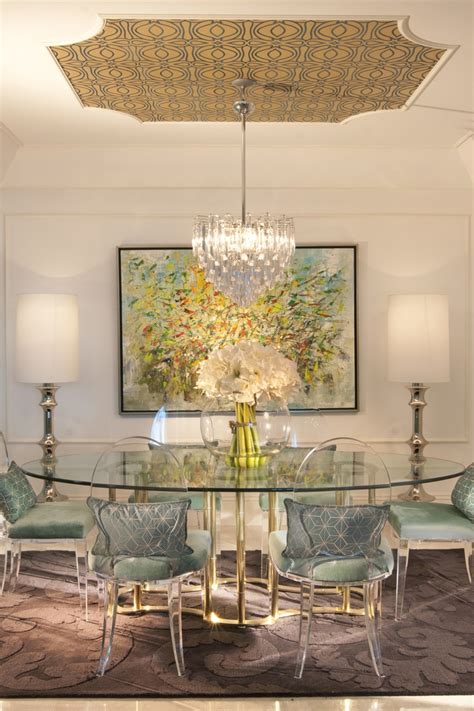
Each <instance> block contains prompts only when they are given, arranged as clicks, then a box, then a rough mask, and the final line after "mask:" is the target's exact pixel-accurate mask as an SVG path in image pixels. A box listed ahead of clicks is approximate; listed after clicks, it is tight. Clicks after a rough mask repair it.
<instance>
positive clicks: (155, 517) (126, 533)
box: [87, 437, 192, 558]
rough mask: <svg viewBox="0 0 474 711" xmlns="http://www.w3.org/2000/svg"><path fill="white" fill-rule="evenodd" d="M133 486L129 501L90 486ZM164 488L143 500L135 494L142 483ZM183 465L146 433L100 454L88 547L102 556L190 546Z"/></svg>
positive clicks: (175, 554) (175, 552)
mask: <svg viewBox="0 0 474 711" xmlns="http://www.w3.org/2000/svg"><path fill="white" fill-rule="evenodd" d="M104 485H108V486H109V487H112V488H124V489H130V488H134V489H135V491H136V494H135V499H136V500H135V501H134V502H133V503H125V502H123V503H122V502H115V501H104V500H102V499H101V498H98V497H96V496H94V495H93V493H94V487H100V486H104ZM153 485H156V486H159V487H160V490H162V491H164V492H165V493H167V495H165V496H164V498H163V499H162V500H160V501H159V502H151V503H148V502H147V501H146V497H145V496H144V497H143V498H142V499H141V498H140V497H139V496H137V494H138V493H139V492H140V491H142V492H143V493H145V494H146V493H147V488H146V487H147V486H153ZM186 493H187V488H186V482H185V480H184V477H183V473H182V469H181V467H180V466H179V464H178V461H177V460H176V458H175V457H174V456H173V454H172V453H171V452H170V451H169V450H168V448H167V447H165V446H164V445H162V444H160V443H159V442H156V441H154V440H152V439H150V438H148V437H126V438H125V439H121V440H119V441H118V442H116V443H115V444H114V445H113V446H112V447H109V448H108V449H107V450H106V451H105V452H103V454H102V455H101V456H100V457H99V459H98V461H97V464H96V466H95V468H94V472H93V475H92V480H91V496H90V497H89V499H88V500H87V503H88V505H89V507H90V509H91V510H92V512H93V514H94V517H95V520H96V523H97V526H98V529H99V535H98V537H97V540H96V542H95V544H94V548H93V553H94V554H96V555H105V556H114V557H117V556H119V557H120V556H125V557H143V556H161V557H168V558H179V557H180V556H181V555H183V554H187V553H190V552H192V551H191V549H190V548H189V546H187V545H186V537H187V527H186V518H187V511H188V509H189V506H190V504H191V501H190V499H188V498H187V497H186Z"/></svg>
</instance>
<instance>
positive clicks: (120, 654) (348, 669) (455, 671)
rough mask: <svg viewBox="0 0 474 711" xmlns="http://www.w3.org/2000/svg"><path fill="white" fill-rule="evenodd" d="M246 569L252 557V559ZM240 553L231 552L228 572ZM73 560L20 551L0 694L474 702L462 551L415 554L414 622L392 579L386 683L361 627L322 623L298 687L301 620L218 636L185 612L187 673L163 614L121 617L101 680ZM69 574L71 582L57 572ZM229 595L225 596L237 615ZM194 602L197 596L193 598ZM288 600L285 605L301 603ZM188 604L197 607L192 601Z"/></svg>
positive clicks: (259, 595)
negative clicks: (397, 604) (450, 698)
mask: <svg viewBox="0 0 474 711" xmlns="http://www.w3.org/2000/svg"><path fill="white" fill-rule="evenodd" d="M248 561H249V566H248V572H249V574H250V573H252V570H251V567H252V562H253V563H254V564H256V562H257V557H256V554H249V556H248ZM232 563H233V554H232V553H225V554H224V556H223V561H222V568H223V572H224V573H225V572H226V569H231V567H232ZM73 570H74V569H73V567H72V554H68V553H29V554H24V563H23V565H22V577H21V578H20V585H19V587H18V589H17V591H16V592H15V593H14V594H6V595H4V596H3V597H2V598H0V641H1V647H0V696H1V697H14V696H27V697H28V696H29V697H32V696H35V697H36V696H50V697H54V696H71V697H74V696H108V697H110V696H123V697H127V696H134V697H140V696H157V697H159V696H174V697H179V696H181V697H183V696H184V697H185V696H259V695H260V696H267V695H268V696H298V695H304V696H311V695H314V696H319V695H321V696H330V695H350V696H355V695H364V694H368V695H373V694H374V693H376V694H379V695H380V694H388V695H396V694H400V695H409V694H469V693H470V692H472V691H473V688H474V679H473V672H474V651H473V649H472V646H471V645H470V643H471V642H472V632H473V630H474V614H473V602H474V601H473V597H472V592H471V588H470V586H469V585H468V582H467V576H466V571H465V568H464V563H463V556H462V552H461V551H424V552H419V553H413V554H412V557H411V560H410V566H409V569H408V579H407V593H406V603H407V614H406V616H405V618H404V619H403V620H402V621H401V622H395V621H394V619H393V610H394V597H395V590H394V579H393V576H392V578H391V579H390V580H389V581H387V583H386V585H385V590H384V623H383V632H382V645H383V647H382V650H383V658H384V664H385V671H386V675H387V676H386V679H385V680H384V681H383V682H382V681H380V680H379V679H378V678H377V677H376V676H375V674H374V672H373V671H372V666H371V663H370V659H369V653H368V647H367V641H366V635H365V627H364V622H363V618H360V617H356V616H352V617H343V616H336V615H334V616H324V617H323V616H316V617H315V619H314V623H313V632H312V639H311V648H310V654H309V658H308V659H307V663H306V668H305V673H304V676H303V679H302V680H300V681H298V680H296V679H294V678H293V670H294V663H295V655H296V641H297V634H298V623H297V620H296V619H295V618H287V619H283V620H281V621H279V622H278V623H277V624H275V625H274V626H272V627H269V628H263V627H262V628H247V629H241V628H233V627H220V628H219V627H218V626H215V627H211V626H209V625H208V624H206V623H203V622H202V621H201V620H200V619H199V617H196V616H193V615H184V637H185V660H186V666H187V674H186V676H185V677H183V678H179V677H178V676H177V675H176V673H175V668H174V663H173V654H172V649H171V642H170V637H169V630H168V622H167V616H166V615H164V614H148V615H144V616H141V617H133V618H132V617H126V616H120V618H119V620H118V629H117V632H116V636H115V644H114V651H113V659H112V663H111V665H110V669H109V671H108V672H107V674H106V676H105V677H104V678H102V679H98V678H96V677H95V676H94V670H95V668H96V664H97V660H98V655H99V645H100V635H101V623H100V621H99V614H98V608H97V605H96V604H95V596H93V595H91V600H92V604H91V606H90V616H89V621H88V622H85V621H84V620H83V619H82V618H81V615H80V610H79V605H78V598H77V594H76V592H75V587H74V586H73V585H72V582H71V581H72V579H73V577H72V576H73ZM61 573H63V574H64V573H66V574H67V575H68V577H69V582H66V583H64V582H62V580H60V578H59V577H58V576H59V574H61ZM233 594H234V591H233V589H232V587H231V586H229V587H227V588H224V589H221V590H219V592H218V599H219V603H220V605H221V609H222V610H223V611H225V612H226V613H227V614H228V615H231V614H235V598H234V597H233ZM187 598H191V596H190V595H188V596H187ZM250 600H251V605H250V607H251V612H253V613H256V614H265V613H266V610H267V606H268V598H267V595H266V594H265V593H263V592H261V591H260V590H259V589H258V588H257V587H256V586H251V592H250ZM295 602H296V598H295V596H294V595H293V594H291V593H286V594H282V606H288V605H290V606H294V604H295ZM186 604H188V605H192V604H194V605H198V604H199V599H198V597H197V596H196V595H194V602H193V601H192V600H191V599H188V600H187V602H186Z"/></svg>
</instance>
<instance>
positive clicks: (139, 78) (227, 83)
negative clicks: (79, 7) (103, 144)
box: [50, 19, 446, 123]
mask: <svg viewBox="0 0 474 711" xmlns="http://www.w3.org/2000/svg"><path fill="white" fill-rule="evenodd" d="M50 51H51V53H52V54H53V56H54V57H55V59H56V60H57V62H58V64H59V65H60V67H61V69H62V71H63V72H64V74H65V76H66V77H67V79H68V80H69V82H70V84H71V86H72V88H73V90H74V92H75V93H76V95H77V96H78V98H79V100H80V102H81V103H82V105H83V106H91V107H96V108H105V109H112V110H115V111H122V112H124V113H127V114H131V115H132V116H135V117H136V118H137V119H139V120H140V121H234V120H235V116H234V114H233V110H232V104H233V102H234V101H235V99H236V98H237V90H236V89H234V87H233V86H232V81H233V80H234V79H237V78H239V77H242V76H243V77H249V78H252V79H254V80H256V81H257V82H258V85H257V86H254V87H252V88H251V89H250V91H249V96H248V98H249V99H250V100H252V101H254V102H255V104H256V110H255V113H254V114H253V115H252V121H326V122H336V123H337V122H341V121H344V120H345V119H347V118H349V117H350V116H354V115H356V114H360V113H365V112H367V111H381V110H386V109H400V108H402V107H403V106H405V105H406V103H407V101H408V100H409V99H410V97H411V96H412V95H413V93H414V92H415V91H416V90H417V89H418V88H419V86H420V84H421V83H422V82H423V80H424V79H425V78H426V77H427V75H428V74H429V73H430V72H431V71H432V70H433V68H434V67H435V65H436V64H437V63H438V62H439V61H440V59H441V58H442V56H443V54H444V53H445V52H446V49H445V48H437V47H433V46H425V45H422V44H420V43H419V42H418V41H412V40H411V39H408V38H407V37H405V35H404V34H402V32H401V31H400V28H399V23H398V22H397V21H395V20H389V21H386V20H383V21H382V20H325V21H321V20H143V19H142V20H133V19H107V20H106V21H105V24H104V27H103V28H102V30H101V31H100V32H99V34H97V35H95V36H94V37H91V38H90V39H87V40H84V41H82V42H77V43H75V44H70V45H62V46H56V47H50Z"/></svg>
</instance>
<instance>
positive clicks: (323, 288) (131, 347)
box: [119, 246, 357, 414]
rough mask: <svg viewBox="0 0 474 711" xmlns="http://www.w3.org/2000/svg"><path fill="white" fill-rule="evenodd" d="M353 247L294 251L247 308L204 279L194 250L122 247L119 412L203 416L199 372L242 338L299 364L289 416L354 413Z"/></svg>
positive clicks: (120, 252) (354, 281)
mask: <svg viewBox="0 0 474 711" xmlns="http://www.w3.org/2000/svg"><path fill="white" fill-rule="evenodd" d="M355 267H356V248H355V247H354V246H318V247H297V248H296V253H295V257H294V260H293V264H292V267H291V269H290V270H289V272H288V276H287V279H286V281H285V282H282V283H281V284H278V286H277V287H275V288H274V289H273V290H272V291H271V292H268V293H267V294H265V295H264V296H263V297H261V298H260V299H259V300H258V301H257V302H256V303H255V304H252V306H250V307H249V308H242V307H239V306H236V305H235V304H234V303H232V302H231V301H230V300H229V299H228V298H226V297H225V296H223V294H221V293H220V292H218V291H216V290H215V288H214V287H213V286H212V284H210V283H209V282H207V281H206V279H205V277H204V273H203V272H202V270H201V269H199V267H198V266H197V264H196V262H195V260H194V257H193V254H192V251H191V249H185V248H176V249H164V248H150V247H144V248H136V247H130V248H128V247H121V248H119V272H120V274H119V278H120V328H121V344H120V345H121V353H120V362H121V390H120V403H121V412H122V413H123V414H126V413H153V412H156V411H157V410H158V409H159V408H161V407H162V406H163V405H166V408H167V410H168V412H170V413H173V412H174V413H176V414H180V413H182V414H185V413H192V412H198V411H199V410H201V409H202V407H203V406H204V404H205V398H203V396H202V395H201V394H200V392H199V391H198V390H197V389H196V379H197V367H198V365H199V363H200V361H201V360H202V359H204V358H206V356H207V354H208V353H209V351H211V350H212V349H213V348H220V347H222V346H223V345H225V344H228V343H235V342H237V341H239V340H243V339H255V340H257V341H260V342H261V343H263V344H270V343H271V344H273V345H274V346H276V347H277V348H279V349H280V350H281V351H282V353H283V354H284V355H285V356H287V357H289V358H291V359H293V360H295V361H296V363H297V365H298V371H299V374H300V376H301V379H302V387H301V388H300V390H299V391H298V392H297V393H296V394H295V396H294V398H293V401H292V402H290V403H289V404H290V409H291V410H294V411H295V410H296V411H304V410H320V409H322V410H354V409H356V408H357V368H356V313H355V287H356V270H355Z"/></svg>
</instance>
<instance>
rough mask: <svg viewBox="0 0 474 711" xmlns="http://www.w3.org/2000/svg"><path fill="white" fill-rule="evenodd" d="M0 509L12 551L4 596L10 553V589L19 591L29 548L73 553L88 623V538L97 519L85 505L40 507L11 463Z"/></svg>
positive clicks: (0, 479)
mask: <svg viewBox="0 0 474 711" xmlns="http://www.w3.org/2000/svg"><path fill="white" fill-rule="evenodd" d="M0 509H1V510H2V513H3V515H4V516H5V519H6V536H7V539H8V548H7V549H6V550H7V552H6V553H5V562H4V571H3V578H2V592H3V586H4V582H5V577H6V569H7V560H6V559H7V556H8V550H10V552H11V572H10V586H9V589H10V591H11V592H13V591H14V590H15V587H16V584H17V580H18V575H19V572H20V565H21V554H22V551H24V550H26V549H28V548H38V547H40V548H41V549H45V548H48V547H49V548H52V549H53V548H54V550H67V551H73V552H74V553H75V557H76V572H77V586H78V591H79V599H80V603H81V607H82V608H83V611H84V613H85V617H86V619H87V606H88V596H87V536H88V534H89V532H90V531H91V530H92V528H93V527H94V517H93V516H92V514H91V512H90V511H89V509H88V507H87V505H86V503H85V502H82V501H61V502H59V501H58V502H48V503H44V504H38V503H36V495H35V492H34V490H33V488H32V486H31V484H30V483H29V481H28V479H27V477H26V475H25V473H24V472H23V470H22V469H21V468H20V467H18V466H17V465H16V464H15V462H10V464H9V468H8V471H7V472H6V473H3V474H0Z"/></svg>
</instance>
